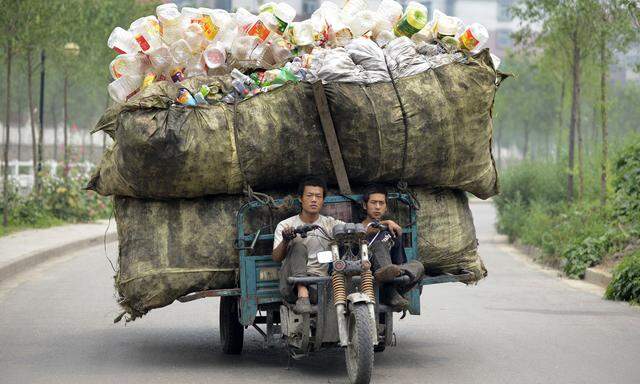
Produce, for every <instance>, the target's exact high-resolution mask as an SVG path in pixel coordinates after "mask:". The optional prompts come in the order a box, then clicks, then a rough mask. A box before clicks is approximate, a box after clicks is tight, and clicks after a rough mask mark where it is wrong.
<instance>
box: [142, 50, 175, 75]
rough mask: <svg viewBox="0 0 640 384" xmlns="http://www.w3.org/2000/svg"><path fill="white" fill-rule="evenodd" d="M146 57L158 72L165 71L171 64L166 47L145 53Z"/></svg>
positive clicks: (169, 54)
mask: <svg viewBox="0 0 640 384" xmlns="http://www.w3.org/2000/svg"><path fill="white" fill-rule="evenodd" d="M147 56H148V57H149V61H150V62H151V65H152V66H153V67H154V68H156V69H157V70H159V71H163V70H165V69H166V68H167V67H168V66H169V65H170V64H171V52H170V51H169V47H167V46H166V45H163V46H162V47H160V48H157V49H154V50H153V51H147Z"/></svg>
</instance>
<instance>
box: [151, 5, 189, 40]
mask: <svg viewBox="0 0 640 384" xmlns="http://www.w3.org/2000/svg"><path fill="white" fill-rule="evenodd" d="M156 15H157V16H158V21H159V22H160V24H161V25H162V40H163V41H164V43H165V44H167V45H171V44H172V43H174V42H176V41H178V40H180V39H181V38H183V32H184V23H183V21H184V19H183V17H182V14H181V13H180V11H178V7H177V6H176V5H175V4H173V3H169V4H162V5H159V6H158V7H156Z"/></svg>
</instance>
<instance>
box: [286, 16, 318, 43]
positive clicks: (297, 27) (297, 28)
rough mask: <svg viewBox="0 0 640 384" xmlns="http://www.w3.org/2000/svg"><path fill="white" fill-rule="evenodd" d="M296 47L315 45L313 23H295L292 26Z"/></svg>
mask: <svg viewBox="0 0 640 384" xmlns="http://www.w3.org/2000/svg"><path fill="white" fill-rule="evenodd" d="M290 29H291V33H292V35H293V43H294V44H295V45H299V46H304V45H311V44H313V42H314V40H313V25H312V24H311V21H309V20H305V21H301V22H293V23H291V24H290Z"/></svg>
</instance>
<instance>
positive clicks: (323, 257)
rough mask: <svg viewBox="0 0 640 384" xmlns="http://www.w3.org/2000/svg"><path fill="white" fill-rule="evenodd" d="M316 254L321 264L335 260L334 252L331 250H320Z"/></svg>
mask: <svg viewBox="0 0 640 384" xmlns="http://www.w3.org/2000/svg"><path fill="white" fill-rule="evenodd" d="M316 256H317V257H318V263H320V264H327V263H331V262H332V261H333V253H332V252H331V251H322V252H318V253H316Z"/></svg>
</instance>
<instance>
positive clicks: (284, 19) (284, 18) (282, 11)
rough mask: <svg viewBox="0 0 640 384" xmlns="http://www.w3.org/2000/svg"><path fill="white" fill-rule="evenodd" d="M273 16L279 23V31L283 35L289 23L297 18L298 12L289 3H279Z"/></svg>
mask: <svg viewBox="0 0 640 384" xmlns="http://www.w3.org/2000/svg"><path fill="white" fill-rule="evenodd" d="M273 15H274V16H275V17H276V19H277V21H278V31H280V33H281V34H282V33H284V31H285V30H286V29H287V26H288V25H289V23H290V22H292V21H293V19H295V18H296V10H295V9H294V8H293V7H292V6H290V5H289V4H287V3H278V6H277V7H276V9H275V11H274V12H273Z"/></svg>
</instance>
